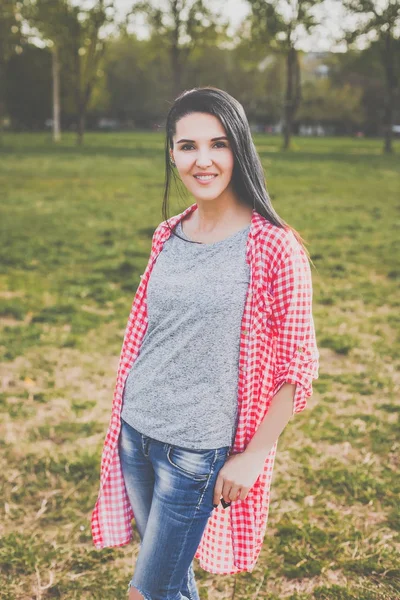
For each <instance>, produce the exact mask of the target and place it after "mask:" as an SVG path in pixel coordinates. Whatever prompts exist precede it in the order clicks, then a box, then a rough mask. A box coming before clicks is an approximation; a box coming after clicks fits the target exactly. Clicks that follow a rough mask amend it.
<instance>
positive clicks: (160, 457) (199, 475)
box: [119, 419, 229, 600]
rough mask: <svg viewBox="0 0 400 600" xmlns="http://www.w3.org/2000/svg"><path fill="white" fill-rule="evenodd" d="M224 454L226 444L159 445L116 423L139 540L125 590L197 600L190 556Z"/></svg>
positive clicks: (152, 598)
mask: <svg viewBox="0 0 400 600" xmlns="http://www.w3.org/2000/svg"><path fill="white" fill-rule="evenodd" d="M228 452H229V446H223V447H221V448H216V449H211V450H192V449H188V448H182V447H180V446H174V445H172V444H168V443H165V442H160V441H158V440H155V439H153V438H151V437H148V436H146V435H144V434H142V433H140V432H139V431H137V430H136V429H134V428H133V427H131V426H130V425H129V424H128V423H126V422H125V421H124V420H123V419H121V434H120V438H119V455H120V461H121V467H122V473H123V476H124V481H125V487H126V491H127V494H128V497H129V501H130V503H131V506H132V510H133V512H134V519H135V523H136V527H137V530H138V533H139V536H140V540H141V542H140V549H139V555H138V557H137V560H136V568H135V573H134V575H133V578H132V579H131V581H130V583H129V586H128V589H129V587H131V586H133V587H135V588H136V589H137V590H138V591H139V592H140V593H141V594H142V596H143V597H144V598H145V600H200V597H199V594H198V591H197V588H196V583H195V578H194V570H193V558H194V555H195V553H196V550H197V548H198V545H199V543H200V540H201V537H202V535H203V531H204V529H205V527H206V525H207V521H208V519H209V517H210V516H211V514H212V511H213V509H214V507H213V495H214V487H215V483H216V480H217V476H218V472H219V471H220V469H221V468H222V467H223V465H224V463H225V461H226V459H227V456H228Z"/></svg>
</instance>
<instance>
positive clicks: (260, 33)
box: [248, 0, 322, 150]
mask: <svg viewBox="0 0 400 600" xmlns="http://www.w3.org/2000/svg"><path fill="white" fill-rule="evenodd" d="M321 1H322V0H271V1H268V0H248V2H249V4H250V7H251V14H250V19H249V20H250V36H251V39H253V40H254V43H255V44H262V45H263V46H264V47H265V49H266V50H267V51H269V52H276V53H279V54H282V55H283V56H284V57H285V59H286V91H285V98H284V105H283V123H284V126H283V136H284V140H283V149H284V150H288V149H289V148H290V139H291V135H292V128H293V121H294V119H295V116H296V112H297V110H298V108H299V106H300V102H301V73H300V63H299V55H298V47H297V46H298V36H299V33H300V32H303V31H304V30H305V31H306V32H307V33H310V31H311V29H312V28H313V27H315V26H316V25H317V24H318V23H317V21H316V19H315V17H314V16H313V14H312V9H313V8H314V7H315V6H316V5H317V4H320V3H321Z"/></svg>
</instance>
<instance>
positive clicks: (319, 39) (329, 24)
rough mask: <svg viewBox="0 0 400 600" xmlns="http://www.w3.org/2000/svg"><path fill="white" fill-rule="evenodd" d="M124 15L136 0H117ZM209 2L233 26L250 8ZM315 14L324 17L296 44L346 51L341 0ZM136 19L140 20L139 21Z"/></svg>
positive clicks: (231, 0) (229, 1)
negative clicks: (340, 35) (339, 39)
mask: <svg viewBox="0 0 400 600" xmlns="http://www.w3.org/2000/svg"><path fill="white" fill-rule="evenodd" d="M116 3H117V6H118V8H119V10H120V15H121V16H123V15H124V14H126V12H127V11H128V10H129V9H130V8H131V7H132V6H133V5H134V4H136V2H134V0H116ZM157 5H158V6H162V0H158V3H157ZM288 5H290V0H282V7H283V8H284V7H285V6H288ZM208 6H210V7H212V6H215V8H216V10H217V11H220V10H221V9H223V14H224V16H225V18H227V19H229V21H230V23H231V27H232V28H233V29H236V27H237V26H238V25H239V23H240V22H241V20H242V19H243V18H244V17H245V16H246V14H247V13H248V11H249V5H248V3H247V2H246V1H245V0H209V1H208ZM315 15H316V16H317V17H318V18H320V19H322V20H323V23H324V24H323V25H321V26H317V27H315V29H314V31H313V34H312V35H311V36H307V35H306V34H304V33H303V34H302V33H301V32H299V40H298V48H299V49H302V50H304V51H306V52H310V51H328V50H330V51H335V52H343V51H345V49H346V48H345V46H344V45H343V44H338V43H335V39H337V38H338V36H339V34H340V23H341V22H343V14H342V11H341V5H340V2H338V1H337V0H325V2H324V3H323V5H320V6H317V7H316V8H315ZM138 23H139V21H138ZM135 31H136V33H137V35H138V36H139V37H146V27H145V25H143V24H138V26H137V28H136V29H135Z"/></svg>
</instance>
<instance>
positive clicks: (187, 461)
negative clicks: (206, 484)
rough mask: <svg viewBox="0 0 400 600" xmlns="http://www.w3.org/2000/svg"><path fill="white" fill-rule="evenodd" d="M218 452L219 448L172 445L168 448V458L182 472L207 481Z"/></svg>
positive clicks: (197, 479) (198, 479) (192, 477)
mask: <svg viewBox="0 0 400 600" xmlns="http://www.w3.org/2000/svg"><path fill="white" fill-rule="evenodd" d="M217 452H218V450H194V449H192V448H181V447H180V446H173V445H170V446H169V448H168V450H167V459H168V462H169V463H170V464H171V465H172V466H173V467H174V468H175V469H177V470H178V471H179V472H180V473H183V474H184V475H187V476H188V477H190V478H191V479H195V480H196V481H206V479H207V478H208V477H209V475H210V472H211V468H212V465H213V464H214V461H215V458H216V456H217Z"/></svg>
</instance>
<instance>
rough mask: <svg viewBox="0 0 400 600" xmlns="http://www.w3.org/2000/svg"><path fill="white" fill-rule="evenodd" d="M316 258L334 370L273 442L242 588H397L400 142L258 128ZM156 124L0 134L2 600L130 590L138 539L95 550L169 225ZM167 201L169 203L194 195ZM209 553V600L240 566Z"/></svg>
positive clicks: (345, 599) (269, 591)
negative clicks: (129, 365)
mask: <svg viewBox="0 0 400 600" xmlns="http://www.w3.org/2000/svg"><path fill="white" fill-rule="evenodd" d="M254 139H255V142H256V146H257V148H258V150H259V152H260V155H261V158H262V162H263V166H264V169H265V173H266V178H267V184H268V190H269V193H270V196H271V198H272V202H273V204H274V207H275V209H276V210H277V211H278V213H279V214H280V215H281V216H282V217H283V218H284V219H286V220H287V221H288V222H289V223H290V224H291V225H292V226H294V227H295V228H296V229H297V230H298V231H299V232H300V234H301V235H302V236H303V238H304V239H305V240H306V241H307V242H308V248H309V250H310V253H311V257H312V260H313V262H314V264H315V266H316V269H313V270H312V274H313V284H314V318H315V326H316V330H317V338H318V342H319V348H320V352H321V366H320V377H319V379H318V380H317V381H315V382H314V395H313V397H312V398H311V399H310V400H309V403H308V408H307V410H306V411H304V412H303V413H302V414H300V415H297V416H296V418H294V419H293V420H292V421H291V422H290V424H289V425H288V427H287V428H286V429H285V430H284V432H283V433H282V435H281V437H280V440H279V443H278V453H277V458H276V463H275V471H274V480H273V485H272V490H271V505H270V513H269V522H268V528H267V533H266V537H265V542H264V546H263V549H262V553H261V555H260V558H259V560H258V563H257V565H256V568H255V569H254V571H253V573H241V574H239V575H238V576H236V596H235V600H254V599H255V598H258V599H262V600H282V599H287V600H310V599H315V600H350V599H351V600H353V599H357V600H396V599H399V598H400V571H399V568H398V551H399V546H400V537H399V535H400V534H399V531H400V523H399V516H398V498H399V494H400V489H399V483H398V476H397V473H398V466H399V464H398V430H399V418H400V408H399V403H398V396H399V375H398V373H399V372H400V369H399V366H400V365H399V363H400V343H399V341H400V334H399V331H400V327H399V306H400V300H399V295H398V289H399V278H400V269H399V265H398V256H399V246H400V242H399V236H398V223H399V218H400V215H399V209H400V205H399V202H398V199H399V196H400V162H399V160H398V156H399V152H400V141H396V142H395V150H396V154H394V155H393V156H384V155H383V154H382V141H381V140H368V139H349V138H322V139H306V138H294V139H293V150H292V151H291V152H289V153H283V152H282V151H281V150H280V147H281V140H280V139H279V138H276V137H268V136H262V135H256V136H254ZM163 163H164V157H163V138H162V136H161V135H160V134H158V133H135V134H132V133H129V134H103V135H100V134H88V135H87V136H86V139H85V146H84V147H83V148H81V149H77V148H76V147H75V137H74V136H73V135H72V134H71V135H64V136H63V141H62V142H61V144H60V145H58V146H54V145H53V144H52V143H51V140H50V139H49V135H48V134H31V135H11V134H6V135H5V136H4V139H3V144H2V146H1V147H0V190H1V192H0V193H1V206H0V211H1V212H0V236H1V244H0V338H1V341H0V375H1V381H2V387H1V390H0V423H1V425H0V447H1V450H2V452H1V455H0V466H1V481H0V489H1V490H2V492H1V494H0V501H1V502H0V506H1V507H2V511H3V514H2V528H1V538H0V573H1V578H2V583H1V585H0V598H1V599H2V600H3V599H10V600H11V599H17V600H19V599H21V600H22V599H24V600H25V599H27V598H32V599H41V600H42V599H43V600H45V599H47V598H49V599H50V598H65V599H67V598H68V600H72V599H77V600H81V599H82V600H86V599H87V600H89V599H90V600H91V599H99V600H119V599H121V600H122V599H124V598H126V588H127V583H128V581H129V579H130V578H131V576H132V572H133V568H134V560H133V557H132V552H133V551H134V552H135V553H136V552H137V550H138V540H139V538H138V534H137V531H136V529H134V534H135V536H134V541H133V542H132V544H130V545H128V546H125V547H123V548H117V549H107V550H104V551H101V552H99V551H96V550H95V549H94V547H93V544H92V541H91V536H90V523H89V519H90V514H91V510H92V508H93V506H94V503H95V500H96V495H97V491H98V483H99V468H100V453H101V448H102V443H103V440H104V435H105V432H106V428H107V425H108V421H109V416H110V406H111V400H112V393H113V389H114V383H115V376H116V368H117V365H118V356H119V352H120V349H121V344H122V339H123V333H124V329H125V326H126V321H127V318H128V314H129V310H130V308H131V304H132V300H133V295H134V293H135V291H136V289H137V286H138V284H139V281H140V278H139V276H140V274H141V273H143V271H144V268H145V266H146V263H147V260H148V255H149V251H150V240H151V236H152V234H153V232H154V229H155V227H156V226H157V225H158V223H159V222H160V221H161V220H162V214H161V204H162V190H163ZM192 201H193V199H192V198H191V197H188V198H187V201H186V203H183V201H182V200H180V201H179V200H178V196H177V195H175V196H173V198H172V202H171V209H170V215H173V214H176V213H177V212H180V211H181V210H183V209H184V208H185V207H186V206H188V205H189V204H190V203H192ZM195 564H196V576H197V580H198V587H199V590H200V595H201V598H202V600H214V599H216V600H219V599H221V600H226V599H228V598H230V597H231V594H232V587H233V581H234V578H233V577H231V576H214V575H211V574H210V573H207V572H205V571H203V570H202V569H200V567H199V566H198V565H197V563H195Z"/></svg>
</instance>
